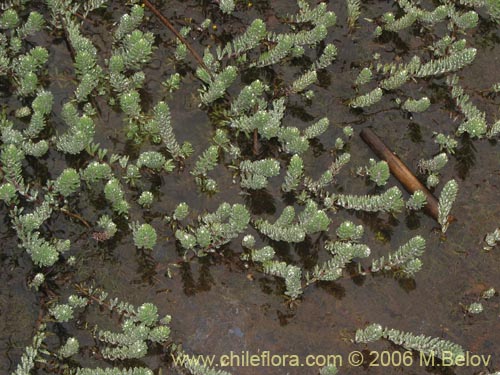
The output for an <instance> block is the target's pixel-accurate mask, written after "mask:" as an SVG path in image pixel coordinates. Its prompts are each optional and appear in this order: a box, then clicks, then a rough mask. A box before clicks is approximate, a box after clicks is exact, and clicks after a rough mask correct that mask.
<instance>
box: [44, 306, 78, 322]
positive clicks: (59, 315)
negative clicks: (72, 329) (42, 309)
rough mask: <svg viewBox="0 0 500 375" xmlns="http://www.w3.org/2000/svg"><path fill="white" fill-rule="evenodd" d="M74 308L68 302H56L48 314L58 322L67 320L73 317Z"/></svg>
mask: <svg viewBox="0 0 500 375" xmlns="http://www.w3.org/2000/svg"><path fill="white" fill-rule="evenodd" d="M73 313H74V308H73V307H71V306H70V305H68V304H58V305H55V306H54V307H52V308H51V309H50V314H51V315H52V316H53V317H54V319H55V320H56V321H57V322H58V323H64V322H68V321H70V320H71V319H73Z"/></svg>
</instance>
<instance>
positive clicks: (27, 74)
mask: <svg viewBox="0 0 500 375" xmlns="http://www.w3.org/2000/svg"><path fill="white" fill-rule="evenodd" d="M48 57H49V53H48V51H47V50H46V49H45V48H43V47H35V48H33V49H31V50H30V51H29V52H28V53H26V54H24V55H21V56H19V57H17V58H16V59H14V60H13V64H12V66H13V73H14V81H15V82H16V86H17V93H18V94H19V95H20V96H28V95H31V94H33V93H34V92H35V91H36V89H37V87H38V76H37V71H38V70H40V69H41V67H42V66H43V65H44V64H45V63H46V62H47V60H48Z"/></svg>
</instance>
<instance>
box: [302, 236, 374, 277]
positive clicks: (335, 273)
mask: <svg viewBox="0 0 500 375" xmlns="http://www.w3.org/2000/svg"><path fill="white" fill-rule="evenodd" d="M325 247H326V248H327V250H328V251H330V252H331V253H332V255H333V257H332V258H331V259H329V260H328V261H326V262H324V263H323V264H317V265H316V266H315V267H314V269H313V272H312V279H311V278H310V277H309V275H308V276H307V279H308V284H311V283H312V282H314V281H317V280H323V281H334V280H337V279H339V278H340V277H341V276H342V270H343V269H344V268H345V267H346V265H347V264H348V263H350V262H351V261H352V260H353V259H354V258H366V257H368V256H369V255H370V249H369V248H368V246H366V245H364V244H357V243H352V242H333V243H332V242H328V243H326V244H325Z"/></svg>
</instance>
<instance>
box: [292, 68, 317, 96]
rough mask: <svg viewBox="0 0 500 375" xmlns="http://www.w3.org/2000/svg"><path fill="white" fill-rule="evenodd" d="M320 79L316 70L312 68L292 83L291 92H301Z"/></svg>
mask: <svg viewBox="0 0 500 375" xmlns="http://www.w3.org/2000/svg"><path fill="white" fill-rule="evenodd" d="M317 80H318V77H317V74H316V71H315V70H310V71H308V72H305V73H304V74H302V75H301V76H300V77H299V78H297V79H296V80H295V81H293V83H292V87H291V92H292V93H295V94H297V93H299V92H302V91H304V90H305V89H307V88H308V87H309V86H310V85H312V84H313V83H316V81H317Z"/></svg>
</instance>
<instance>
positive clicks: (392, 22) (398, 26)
mask: <svg viewBox="0 0 500 375" xmlns="http://www.w3.org/2000/svg"><path fill="white" fill-rule="evenodd" d="M417 18H418V13H417V12H408V13H406V14H405V15H403V16H402V17H400V18H398V19H396V17H395V16H394V14H392V13H385V14H384V15H383V19H384V22H385V25H384V29H386V30H388V31H393V32H398V31H401V30H403V29H406V28H408V27H410V26H411V25H413V24H414V23H415V21H416V20H417Z"/></svg>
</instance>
